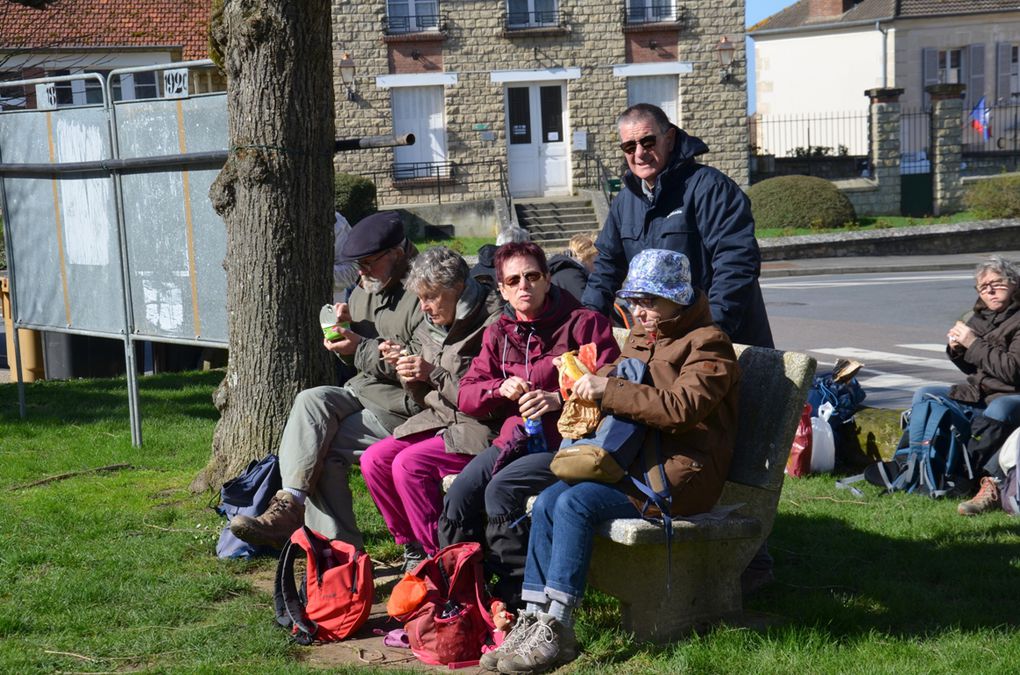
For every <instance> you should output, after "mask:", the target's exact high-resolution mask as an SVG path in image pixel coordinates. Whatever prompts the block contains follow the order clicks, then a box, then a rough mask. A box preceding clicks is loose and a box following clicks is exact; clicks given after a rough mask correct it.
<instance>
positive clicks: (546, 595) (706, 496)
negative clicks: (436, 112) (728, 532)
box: [483, 249, 740, 673]
mask: <svg viewBox="0 0 1020 675" xmlns="http://www.w3.org/2000/svg"><path fill="white" fill-rule="evenodd" d="M617 295H618V297H620V298H623V299H626V300H627V302H628V303H630V306H631V309H632V311H633V314H634V319H635V324H634V327H633V329H632V330H631V332H630V335H628V336H627V341H626V344H625V345H624V347H623V353H622V354H621V356H620V358H619V359H617V361H616V362H615V363H614V364H612V365H607V366H605V367H603V368H601V369H600V370H599V371H598V372H597V373H593V374H588V375H584V376H583V377H581V378H580V379H579V380H578V381H577V382H576V384H575V385H574V389H573V394H572V396H576V397H579V398H581V399H586V400H589V401H595V402H597V403H598V404H599V405H600V407H601V410H602V412H603V414H604V415H606V418H605V419H604V420H603V422H602V424H601V425H600V427H599V429H598V430H597V431H596V433H595V434H594V435H593V436H591V437H590V438H588V437H586V439H582V440H580V441H574V442H571V441H564V446H563V447H567V446H569V445H573V447H579V446H578V444H579V443H581V444H583V443H585V441H586V440H587V442H588V444H589V447H597V444H598V443H599V442H601V441H600V439H602V438H604V434H603V431H604V427H605V426H606V424H607V422H609V421H610V420H613V423H614V424H615V423H622V424H624V425H629V426H630V428H631V429H633V431H632V432H629V433H633V434H634V436H633V437H636V439H637V440H636V441H631V440H630V438H632V437H628V443H632V442H633V443H634V444H636V446H637V448H638V450H637V451H636V452H632V453H630V457H632V459H626V455H623V454H622V453H621V454H620V455H615V454H614V459H619V461H620V462H621V463H626V464H627V465H626V466H621V467H620V468H621V469H623V471H621V472H619V473H622V474H623V477H622V478H620V479H619V480H616V481H615V482H612V483H610V482H603V481H608V480H611V478H605V477H603V478H602V479H601V480H580V481H578V480H576V479H570V482H569V483H568V482H565V481H563V480H561V481H559V482H557V483H554V484H553V485H552V486H550V487H549V488H547V489H546V490H544V491H543V492H542V493H541V494H540V495H539V497H538V499H537V500H536V502H535V505H534V508H533V510H532V515H531V535H530V539H529V542H528V557H527V564H526V567H525V571H524V589H523V594H522V599H523V600H524V601H526V602H527V603H528V605H527V608H526V610H525V611H524V612H522V617H523V618H524V619H523V620H522V621H519V622H518V624H517V627H515V629H514V631H513V632H511V634H510V635H508V636H507V639H506V641H505V642H504V646H503V647H501V648H500V649H499V650H497V651H496V652H494V653H493V654H492V655H489V656H490V658H489V659H486V660H485V661H487V663H486V662H484V661H483V665H488V666H492V665H493V662H494V665H495V667H496V668H498V670H499V671H500V672H503V673H532V672H542V671H544V670H549V669H551V668H554V667H557V666H559V665H561V664H563V663H566V662H567V661H570V660H572V659H573V658H575V657H576V656H577V641H576V639H575V636H574V630H573V627H572V625H573V621H572V614H573V609H574V608H575V607H576V606H577V605H578V603H580V601H581V598H583V597H584V590H585V584H586V579H587V576H588V566H589V564H590V562H591V551H592V544H593V536H594V532H595V529H596V527H597V526H598V524H599V523H601V522H603V521H606V520H610V519H613V518H637V517H640V516H642V515H644V516H649V517H655V516H658V515H661V514H662V513H663V512H668V513H669V515H670V516H673V517H676V516H689V515H693V514H697V513H704V512H707V511H709V510H711V508H712V506H713V505H715V503H716V501H717V500H718V499H719V495H720V494H721V492H722V488H723V483H724V481H725V480H726V475H727V473H728V472H729V468H730V459H731V457H732V455H733V444H734V441H735V440H736V430H737V398H738V391H737V388H738V382H739V380H740V368H739V366H738V365H737V357H736V354H735V353H734V351H733V345H732V344H731V343H730V340H729V338H728V337H727V336H726V334H725V333H723V332H722V330H720V329H719V328H718V327H717V326H716V325H715V324H714V323H713V322H712V315H711V313H710V311H709V307H708V299H707V297H706V296H705V294H704V292H702V291H700V290H697V289H695V288H694V287H693V286H692V285H691V270H690V263H689V261H688V260H687V257H686V256H684V255H683V254H682V253H677V252H675V251H665V250H660V249H648V250H645V251H642V252H641V253H639V254H638V255H637V256H635V257H634V259H633V260H631V262H630V268H629V270H628V273H627V279H626V280H625V281H624V283H623V288H622V289H621V290H620V291H619V293H617ZM604 449H606V450H610V448H609V447H608V445H606V446H605V448H604ZM554 470H555V469H554ZM669 531H670V530H668V529H667V532H669ZM554 551H555V554H554ZM635 572H636V573H640V571H639V570H635ZM518 631H521V634H519V635H516V636H515V635H514V633H517V632H518ZM493 655H494V656H495V657H496V658H491V657H492V656H493Z"/></svg>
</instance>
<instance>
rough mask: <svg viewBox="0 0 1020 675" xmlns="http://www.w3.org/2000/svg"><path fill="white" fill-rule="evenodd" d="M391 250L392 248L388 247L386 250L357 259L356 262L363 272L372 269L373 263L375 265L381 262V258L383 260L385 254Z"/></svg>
mask: <svg viewBox="0 0 1020 675" xmlns="http://www.w3.org/2000/svg"><path fill="white" fill-rule="evenodd" d="M389 252H390V249H386V250H385V251H382V252H381V253H376V254H375V255H370V256H368V257H367V258H362V259H360V260H355V261H354V264H355V265H357V266H358V269H360V270H361V271H362V272H367V271H368V270H370V269H372V265H374V264H376V263H377V262H379V261H380V260H382V259H383V256H385V255H386V254H387V253H389Z"/></svg>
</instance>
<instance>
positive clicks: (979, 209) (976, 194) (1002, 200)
mask: <svg viewBox="0 0 1020 675" xmlns="http://www.w3.org/2000/svg"><path fill="white" fill-rule="evenodd" d="M963 201H964V203H965V204H966V205H967V209H968V210H970V211H973V212H974V214H975V215H976V216H977V217H978V218H1018V217H1020V175H1011V176H997V177H995V178H986V179H983V180H980V181H978V182H976V183H974V184H972V185H970V186H969V187H968V188H967V191H966V192H965V193H964V196H963Z"/></svg>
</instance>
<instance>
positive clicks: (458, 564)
mask: <svg viewBox="0 0 1020 675" xmlns="http://www.w3.org/2000/svg"><path fill="white" fill-rule="evenodd" d="M483 577H484V573H483V572H482V548H481V546H480V545H478V544H477V543H475V542H465V543H462V544H453V545H451V546H447V547H446V548H444V549H441V550H440V551H439V552H438V553H436V555H435V557H434V558H430V559H427V560H424V561H422V562H421V563H420V564H419V565H418V567H416V568H415V569H414V572H411V573H409V574H407V575H405V576H404V578H403V579H402V580H401V581H400V582H399V583H398V584H397V585H396V587H394V589H393V593H392V594H391V596H390V602H389V603H388V604H387V611H388V612H389V614H390V616H392V617H394V618H396V619H397V620H399V621H402V622H404V630H405V631H407V637H408V639H409V641H410V643H411V651H412V652H413V653H414V655H415V656H416V657H418V660H420V661H422V662H424V663H428V664H432V665H438V664H443V665H456V666H458V667H460V666H469V665H472V664H474V663H477V662H478V660H479V659H480V658H481V655H482V646H483V645H485V643H486V642H487V641H488V640H489V639H490V638H491V636H492V631H493V629H494V628H495V626H494V624H493V623H492V617H491V616H490V614H489V598H488V596H487V595H486V593H485V584H484V582H483Z"/></svg>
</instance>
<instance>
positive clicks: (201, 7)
mask: <svg viewBox="0 0 1020 675" xmlns="http://www.w3.org/2000/svg"><path fill="white" fill-rule="evenodd" d="M210 4H211V3H210V0H56V2H53V3H52V4H48V5H46V6H45V7H42V8H39V9H36V8H32V7H26V6H24V5H20V4H16V3H13V2H5V1H3V0H0V50H2V51H9V50H19V51H20V50H24V49H55V48H56V49H75V48H84V49H95V48H117V47H160V48H169V49H171V50H178V49H179V50H180V58H182V59H183V60H191V59H203V58H206V56H207V54H208V46H207V45H208V26H209V7H210Z"/></svg>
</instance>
